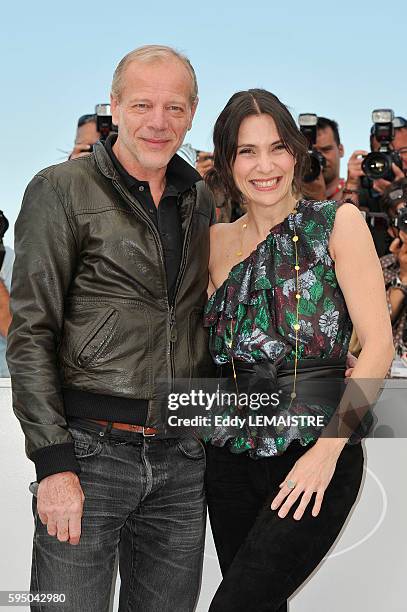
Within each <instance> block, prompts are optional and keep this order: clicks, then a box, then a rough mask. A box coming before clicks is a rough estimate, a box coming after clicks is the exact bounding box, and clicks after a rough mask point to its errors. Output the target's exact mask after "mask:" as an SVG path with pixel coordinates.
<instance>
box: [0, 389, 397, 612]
mask: <svg viewBox="0 0 407 612" xmlns="http://www.w3.org/2000/svg"><path fill="white" fill-rule="evenodd" d="M387 384H388V387H389V388H386V390H385V391H384V395H383V401H382V402H381V403H382V404H383V405H388V406H389V407H391V409H394V408H397V409H398V413H399V415H400V418H401V419H402V420H403V421H404V422H407V410H406V406H407V402H406V401H405V399H406V397H407V393H406V391H407V386H406V385H405V384H404V389H403V388H401V389H400V388H399V389H397V391H396V390H395V389H394V388H391V387H392V383H391V382H390V383H387ZM400 384H401V386H402V387H403V383H399V385H398V386H400ZM393 386H397V383H394V384H393ZM0 411H1V421H0V465H1V474H2V477H1V478H2V486H1V521H0V530H1V531H0V536H1V551H2V553H1V560H0V590H3V591H11V590H27V589H28V588H29V571H30V563H31V540H32V532H33V520H32V514H31V494H30V493H29V492H28V484H29V482H30V481H32V480H35V475H34V469H33V465H32V464H31V462H29V461H28V460H27V459H26V457H25V455H24V440H23V435H22V432H21V430H20V426H19V423H18V421H17V419H16V418H15V417H14V414H13V412H12V408H11V390H10V386H9V381H8V380H7V379H0ZM383 420H384V419H383ZM364 447H365V452H366V455H367V462H366V463H367V466H366V471H365V475H364V482H363V487H362V490H361V493H360V496H359V503H358V504H357V505H356V507H355V509H354V512H353V514H352V515H351V516H350V517H349V520H348V523H347V525H346V526H345V528H344V530H343V532H342V534H341V536H340V537H339V538H338V541H337V543H336V545H335V546H334V547H333V548H332V550H331V551H330V555H329V556H328V558H327V559H326V560H325V561H323V562H322V564H321V565H320V567H319V568H318V569H317V570H316V572H314V575H313V576H311V578H310V579H309V580H308V581H307V583H306V584H304V585H303V586H302V587H301V588H300V589H299V591H298V592H297V593H296V594H295V595H294V596H293V597H292V599H291V602H290V612H325V611H326V610H327V609H329V611H330V612H343V610H346V612H384V611H386V612H405V610H406V609H407V603H406V601H405V599H406V598H405V596H404V589H403V587H404V585H405V581H406V576H407V547H406V542H407V526H406V520H405V516H406V506H407V504H406V502H407V493H406V478H405V469H406V466H407V445H406V443H405V439H403V438H401V439H369V440H366V441H365V442H364ZM219 581H220V572H219V568H218V563H217V560H216V553H215V549H214V546H213V541H212V536H211V533H210V530H209V529H208V533H207V542H206V550H205V565H204V573H203V580H202V591H201V597H200V600H199V604H198V607H197V612H207V610H208V606H209V602H210V601H211V598H212V595H213V593H214V592H215V590H216V588H217V586H218V584H219ZM118 582H119V579H118ZM116 591H117V589H116ZM0 607H1V606H0ZM2 609H5V608H2ZM27 609H28V607H13V610H27ZM113 610H117V592H116V597H115V601H114V604H113ZM78 612H86V611H78ZM139 612H143V611H142V610H140V611H139ZM157 612H158V611H157ZM174 612H176V610H174ZM248 612H254V611H252V610H248Z"/></svg>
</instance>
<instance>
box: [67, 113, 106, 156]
mask: <svg viewBox="0 0 407 612" xmlns="http://www.w3.org/2000/svg"><path fill="white" fill-rule="evenodd" d="M99 138H100V133H99V132H98V130H97V125H96V115H82V116H81V117H79V119H78V126H77V128H76V136H75V144H74V148H73V150H72V152H71V153H70V155H69V158H68V159H76V158H77V157H83V156H84V155H88V154H89V153H90V151H91V149H92V147H93V145H94V144H95V143H96V142H97V141H98V140H99Z"/></svg>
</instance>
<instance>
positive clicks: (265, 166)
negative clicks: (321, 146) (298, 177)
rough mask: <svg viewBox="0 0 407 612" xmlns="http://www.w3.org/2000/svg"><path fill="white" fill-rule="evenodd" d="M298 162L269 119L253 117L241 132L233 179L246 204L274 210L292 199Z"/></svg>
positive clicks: (263, 115) (242, 127)
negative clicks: (253, 203)
mask: <svg viewBox="0 0 407 612" xmlns="http://www.w3.org/2000/svg"><path fill="white" fill-rule="evenodd" d="M294 166H295V159H294V157H293V156H292V155H291V153H289V152H288V151H287V150H286V149H285V147H284V145H283V143H282V142H281V139H280V136H279V134H278V132H277V128H276V124H275V122H274V119H273V118H272V117H271V116H270V115H266V114H261V115H251V116H250V117H246V118H245V119H243V121H242V123H241V124H240V128H239V135H238V142H237V153H236V159H235V162H234V164H233V167H232V173H233V178H234V181H235V183H236V186H237V187H238V188H239V189H240V191H241V192H242V194H243V195H244V198H245V200H246V201H247V202H256V203H259V204H263V205H266V206H271V205H273V204H276V203H277V202H280V201H281V200H284V198H286V197H287V196H289V197H290V198H291V197H292V182H293V178H294Z"/></svg>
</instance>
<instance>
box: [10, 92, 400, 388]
mask: <svg viewBox="0 0 407 612" xmlns="http://www.w3.org/2000/svg"><path fill="white" fill-rule="evenodd" d="M372 118H373V125H372V128H371V131H370V151H365V150H362V149H360V150H357V151H354V152H353V153H352V155H351V156H350V158H349V161H348V164H347V177H346V179H345V178H342V177H341V176H340V162H341V158H342V157H343V156H344V153H345V151H344V147H343V145H342V143H341V139H340V135H339V128H338V124H337V123H336V122H335V121H333V120H332V119H327V118H325V117H317V116H316V115H315V114H301V115H300V116H299V118H298V123H299V125H300V129H301V131H302V132H303V134H304V136H305V137H306V138H307V141H308V145H309V154H310V160H311V164H310V169H309V172H308V174H307V175H306V176H305V177H304V188H303V196H304V197H306V198H309V199H314V200H326V199H330V200H332V199H335V200H338V201H339V200H347V201H349V202H353V203H354V204H355V205H356V206H358V207H359V209H360V211H361V214H363V215H364V217H365V219H366V222H367V224H368V226H369V229H370V231H371V233H372V237H373V241H374V244H375V247H376V251H377V253H378V256H379V257H380V262H381V265H382V269H383V276H384V281H385V285H386V291H387V300H388V306H389V312H390V317H391V320H392V325H393V337H394V345H395V359H394V362H393V366H392V371H391V376H394V377H403V378H407V178H406V177H407V121H406V120H405V119H404V118H403V117H394V113H393V111H392V110H390V109H379V110H376V111H373V113H372ZM114 130H115V126H114V125H112V118H111V114H110V106H109V105H108V104H98V105H96V108H95V113H94V114H89V115H82V116H81V117H80V118H79V120H78V124H77V130H76V137H75V144H74V148H73V150H72V152H71V154H70V155H69V159H74V158H76V157H80V156H83V155H89V153H90V152H91V151H92V147H93V145H94V143H95V142H96V141H97V140H99V139H101V140H105V139H106V137H107V136H108V135H109V133H110V132H111V131H114ZM179 153H180V154H181V155H182V156H183V157H184V159H186V160H187V161H189V163H191V164H192V165H194V166H195V167H196V169H197V170H198V172H199V173H200V174H201V175H202V176H205V174H206V172H207V171H208V170H209V169H210V168H211V167H212V164H213V156H212V153H211V152H208V151H199V150H196V149H195V148H193V147H192V146H191V145H190V144H184V145H183V146H182V147H181V149H180V151H179ZM215 199H216V204H217V217H218V221H221V222H229V221H234V220H235V219H236V218H238V217H239V216H240V215H242V214H243V212H244V211H243V210H242V209H241V207H240V205H238V204H236V203H235V202H230V201H227V199H225V197H224V196H223V194H221V193H219V194H215ZM7 227H8V223H7V220H6V219H5V217H4V215H3V214H2V213H1V211H0V377H1V376H7V375H8V370H7V365H6V361H5V346H6V337H7V330H8V325H9V323H10V312H9V300H8V298H9V290H10V285H9V283H10V277H11V268H12V261H13V252H12V250H11V249H8V248H7V247H6V248H4V247H3V240H2V239H3V236H4V233H5V231H6V229H7ZM360 272H361V274H362V273H363V270H361V271H360ZM351 350H352V351H353V352H355V353H356V354H357V352H358V340H357V338H356V337H355V336H354V337H353V339H352V344H351Z"/></svg>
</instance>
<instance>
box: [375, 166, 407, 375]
mask: <svg viewBox="0 0 407 612" xmlns="http://www.w3.org/2000/svg"><path fill="white" fill-rule="evenodd" d="M381 205H382V209H383V211H384V212H385V213H386V214H387V215H388V216H389V219H390V220H391V223H392V224H391V225H390V227H389V228H388V232H389V235H390V236H391V238H392V242H391V244H390V249H389V250H390V253H389V254H388V255H385V256H384V257H381V258H380V263H381V265H382V269H383V275H384V282H385V284H386V292H387V301H388V305H389V311H390V317H391V322H392V326H393V340H394V346H395V349H396V354H397V357H396V361H398V362H399V366H398V373H397V375H398V376H403V377H404V378H407V232H406V223H405V222H400V221H401V219H403V218H404V217H400V214H401V213H405V212H406V206H407V179H406V178H404V179H400V180H397V181H394V182H393V183H391V185H390V187H388V188H387V189H386V190H385V192H384V194H383V197H382V199H381ZM396 219H397V226H398V227H395V226H394V222H395V220H396Z"/></svg>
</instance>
